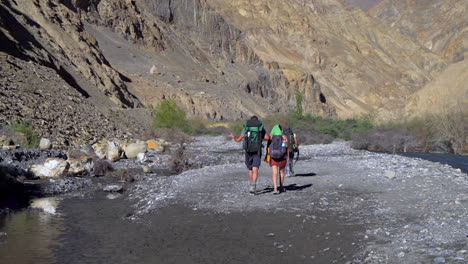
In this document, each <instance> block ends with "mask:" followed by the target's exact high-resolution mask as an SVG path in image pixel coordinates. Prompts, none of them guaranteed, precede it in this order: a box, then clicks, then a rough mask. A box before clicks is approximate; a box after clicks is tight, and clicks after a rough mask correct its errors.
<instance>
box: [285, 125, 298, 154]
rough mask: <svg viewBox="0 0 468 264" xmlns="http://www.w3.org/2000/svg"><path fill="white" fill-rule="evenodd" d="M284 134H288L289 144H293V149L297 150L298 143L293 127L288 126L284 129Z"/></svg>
mask: <svg viewBox="0 0 468 264" xmlns="http://www.w3.org/2000/svg"><path fill="white" fill-rule="evenodd" d="M283 134H285V135H286V136H288V140H289V146H291V151H293V152H297V150H298V147H297V145H296V140H295V138H294V132H293V131H292V129H291V128H286V129H285V130H284V131H283Z"/></svg>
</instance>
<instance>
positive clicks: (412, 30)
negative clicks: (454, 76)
mask: <svg viewBox="0 0 468 264" xmlns="http://www.w3.org/2000/svg"><path fill="white" fill-rule="evenodd" d="M369 14H371V15H372V16H373V17H375V18H377V19H379V20H380V21H382V22H384V23H387V24H389V25H391V27H392V28H394V29H396V30H398V32H400V33H402V34H405V35H408V36H411V37H413V38H415V39H416V40H417V41H418V42H419V43H420V44H421V45H423V46H424V47H426V48H427V49H429V50H431V51H433V52H435V53H437V54H440V55H442V56H443V57H444V58H445V59H447V60H448V61H449V62H458V61H462V60H463V59H464V53H465V52H466V46H465V45H464V43H463V41H464V40H466V39H467V37H468V21H467V19H466V18H467V17H468V10H467V8H466V1H463V0H451V1H446V0H426V1H400V0H384V1H382V2H381V3H380V4H378V5H376V6H374V7H373V8H372V9H371V10H369Z"/></svg>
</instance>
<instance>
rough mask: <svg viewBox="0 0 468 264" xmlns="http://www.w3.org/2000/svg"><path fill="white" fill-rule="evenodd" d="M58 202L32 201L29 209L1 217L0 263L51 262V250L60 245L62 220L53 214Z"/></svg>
mask: <svg viewBox="0 0 468 264" xmlns="http://www.w3.org/2000/svg"><path fill="white" fill-rule="evenodd" d="M58 203H59V200H57V199H53V198H48V199H40V200H36V201H33V202H32V204H31V207H34V208H38V209H41V210H31V209H24V210H23V211H20V212H15V213H11V214H8V215H5V216H3V217H0V233H1V232H4V233H6V234H7V235H6V236H5V237H4V238H3V239H2V240H0V263H15V264H21V263H25V264H26V263H53V262H54V260H55V258H54V254H53V247H56V246H59V245H60V244H61V243H60V241H58V236H59V235H60V234H61V233H62V232H63V229H64V221H63V218H62V217H61V216H60V215H59V214H55V212H56V207H57V206H58Z"/></svg>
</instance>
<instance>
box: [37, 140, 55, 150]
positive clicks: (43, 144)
mask: <svg viewBox="0 0 468 264" xmlns="http://www.w3.org/2000/svg"><path fill="white" fill-rule="evenodd" d="M39 148H40V149H51V148H52V141H51V140H50V139H48V138H41V141H39Z"/></svg>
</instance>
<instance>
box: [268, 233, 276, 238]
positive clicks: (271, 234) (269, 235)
mask: <svg viewBox="0 0 468 264" xmlns="http://www.w3.org/2000/svg"><path fill="white" fill-rule="evenodd" d="M274 236H275V234H274V233H268V234H266V237H274Z"/></svg>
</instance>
